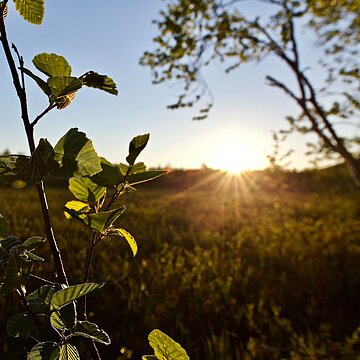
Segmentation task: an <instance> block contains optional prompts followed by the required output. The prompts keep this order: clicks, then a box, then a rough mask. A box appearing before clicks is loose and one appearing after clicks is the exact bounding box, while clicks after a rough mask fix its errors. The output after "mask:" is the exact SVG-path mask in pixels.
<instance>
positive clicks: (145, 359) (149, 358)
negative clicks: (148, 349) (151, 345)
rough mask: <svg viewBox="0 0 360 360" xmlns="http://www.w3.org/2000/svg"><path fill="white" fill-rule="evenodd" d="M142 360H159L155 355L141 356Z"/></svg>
mask: <svg viewBox="0 0 360 360" xmlns="http://www.w3.org/2000/svg"><path fill="white" fill-rule="evenodd" d="M142 360H159V359H158V358H157V357H156V356H155V355H143V357H142Z"/></svg>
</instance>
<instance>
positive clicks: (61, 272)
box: [0, 1, 68, 284]
mask: <svg viewBox="0 0 360 360" xmlns="http://www.w3.org/2000/svg"><path fill="white" fill-rule="evenodd" d="M5 4H6V1H5ZM0 36H1V43H2V46H3V49H4V52H5V57H6V60H7V63H8V66H9V69H10V72H11V76H12V80H13V84H14V87H15V90H16V94H17V96H18V98H19V101H20V108H21V118H22V120H23V124H24V128H25V131H26V136H27V140H28V144H29V149H30V153H31V154H32V153H33V152H34V151H35V140H34V128H33V126H31V124H30V120H29V113H28V106H27V97H26V91H25V88H24V87H23V85H22V84H21V82H20V78H19V74H18V72H17V68H16V65H15V61H14V58H13V56H12V54H11V49H10V46H9V41H8V39H7V34H6V29H5V23H4V19H3V17H2V16H0ZM36 189H37V192H38V197H39V202H40V206H41V210H42V215H43V221H44V227H45V233H46V237H47V239H48V242H49V245H50V249H51V253H52V256H53V259H54V263H55V267H56V272H57V276H58V277H59V281H60V282H61V283H63V284H68V281H67V277H66V273H65V269H64V265H63V262H62V258H61V254H60V250H59V248H58V245H57V242H56V240H55V236H54V232H53V229H52V226H51V221H50V214H49V209H48V205H47V199H46V194H45V190H44V184H43V182H42V181H41V182H40V183H38V184H36Z"/></svg>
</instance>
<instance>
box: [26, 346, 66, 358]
mask: <svg viewBox="0 0 360 360" xmlns="http://www.w3.org/2000/svg"><path fill="white" fill-rule="evenodd" d="M59 354H60V346H59V345H58V344H57V343H55V342H52V341H47V342H41V343H38V344H36V345H35V346H34V347H33V348H32V349H31V351H30V353H29V354H28V356H27V360H56V359H57V358H58V357H59Z"/></svg>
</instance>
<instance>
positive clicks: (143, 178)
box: [126, 170, 169, 185]
mask: <svg viewBox="0 0 360 360" xmlns="http://www.w3.org/2000/svg"><path fill="white" fill-rule="evenodd" d="M168 173H169V171H166V170H150V171H145V172H142V173H139V174H134V175H129V176H128V177H127V178H126V180H127V182H128V183H129V184H130V185H136V184H141V183H144V182H147V181H151V180H154V179H156V178H158V177H160V176H163V175H166V174H168Z"/></svg>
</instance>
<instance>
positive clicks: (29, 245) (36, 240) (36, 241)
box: [24, 236, 46, 251]
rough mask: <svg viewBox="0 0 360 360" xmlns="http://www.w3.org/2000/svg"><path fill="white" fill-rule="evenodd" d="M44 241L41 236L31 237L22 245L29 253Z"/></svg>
mask: <svg viewBox="0 0 360 360" xmlns="http://www.w3.org/2000/svg"><path fill="white" fill-rule="evenodd" d="M45 241H46V239H45V238H43V237H41V236H32V237H30V238H28V239H27V240H25V241H24V245H25V246H26V249H27V250H29V251H30V250H34V249H36V248H37V247H39V246H40V245H42V244H43V243H44V242H45Z"/></svg>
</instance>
